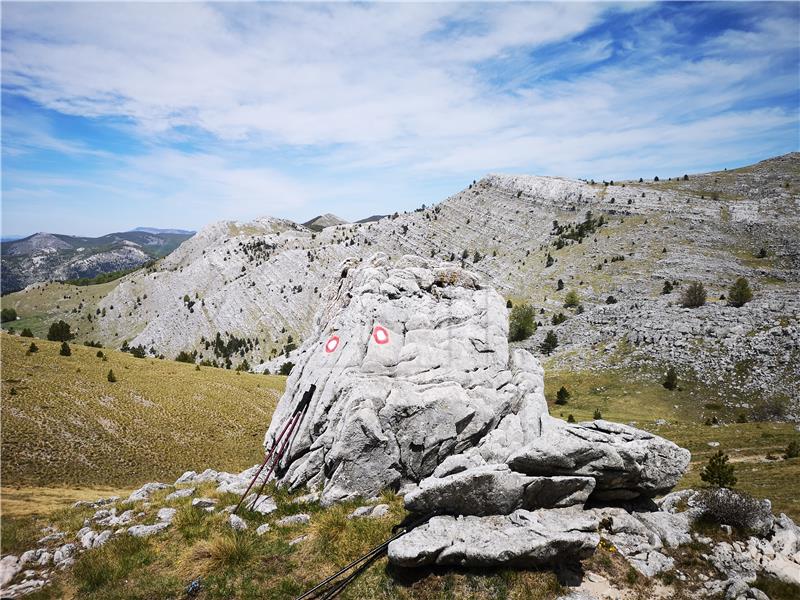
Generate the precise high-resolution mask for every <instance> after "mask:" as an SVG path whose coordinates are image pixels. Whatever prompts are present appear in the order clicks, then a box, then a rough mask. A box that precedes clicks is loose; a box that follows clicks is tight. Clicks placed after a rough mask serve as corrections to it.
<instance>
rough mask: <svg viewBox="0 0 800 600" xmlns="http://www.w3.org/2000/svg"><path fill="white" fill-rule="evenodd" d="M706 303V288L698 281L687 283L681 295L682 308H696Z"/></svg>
mask: <svg viewBox="0 0 800 600" xmlns="http://www.w3.org/2000/svg"><path fill="white" fill-rule="evenodd" d="M705 303H706V288H705V287H704V286H703V284H702V283H700V282H699V281H695V282H693V283H691V284H689V287H687V288H686V289H685V290H684V292H683V295H682V296H681V304H682V305H683V306H684V308H698V307H700V306H703V305H704V304H705Z"/></svg>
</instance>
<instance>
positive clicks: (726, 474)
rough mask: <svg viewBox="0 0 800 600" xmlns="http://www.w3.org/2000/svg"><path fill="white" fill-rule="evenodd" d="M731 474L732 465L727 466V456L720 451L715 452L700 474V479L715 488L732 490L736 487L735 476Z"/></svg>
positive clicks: (732, 470)
mask: <svg viewBox="0 0 800 600" xmlns="http://www.w3.org/2000/svg"><path fill="white" fill-rule="evenodd" d="M733 472H734V468H733V465H729V464H728V455H727V454H725V453H724V452H722V450H717V453H716V454H714V455H713V456H712V457H711V458H710V459H708V464H707V465H706V466H705V467H703V470H702V471H701V472H700V479H702V480H703V481H705V482H706V483H707V484H709V485H713V486H716V487H725V488H732V487H733V486H735V485H736V476H735V475H734V474H733Z"/></svg>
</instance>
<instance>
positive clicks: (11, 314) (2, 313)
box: [0, 308, 17, 323]
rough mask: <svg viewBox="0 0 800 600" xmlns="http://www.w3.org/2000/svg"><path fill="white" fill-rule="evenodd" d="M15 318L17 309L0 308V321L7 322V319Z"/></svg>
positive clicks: (12, 319)
mask: <svg viewBox="0 0 800 600" xmlns="http://www.w3.org/2000/svg"><path fill="white" fill-rule="evenodd" d="M16 320H17V311H16V310H14V309H13V308H4V309H3V310H0V322H3V323H8V322H9V321H16Z"/></svg>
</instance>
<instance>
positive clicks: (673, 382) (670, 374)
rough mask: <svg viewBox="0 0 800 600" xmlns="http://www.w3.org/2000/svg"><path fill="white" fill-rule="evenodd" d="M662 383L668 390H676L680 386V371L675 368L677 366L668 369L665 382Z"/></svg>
mask: <svg viewBox="0 0 800 600" xmlns="http://www.w3.org/2000/svg"><path fill="white" fill-rule="evenodd" d="M662 385H663V386H664V387H665V388H667V389H668V390H674V389H675V388H676V387H678V372H677V371H676V370H675V367H670V368H669V369H667V376H666V377H665V378H664V383H663V384H662Z"/></svg>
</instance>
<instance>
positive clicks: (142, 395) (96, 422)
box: [0, 333, 284, 487]
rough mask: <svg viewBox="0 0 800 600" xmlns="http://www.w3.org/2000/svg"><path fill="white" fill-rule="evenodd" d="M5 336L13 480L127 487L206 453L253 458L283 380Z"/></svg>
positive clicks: (7, 448) (1, 337)
mask: <svg viewBox="0 0 800 600" xmlns="http://www.w3.org/2000/svg"><path fill="white" fill-rule="evenodd" d="M32 341H33V342H34V343H35V344H36V345H37V346H38V347H39V351H38V352H35V353H32V354H31V353H29V352H28V348H29V345H30V344H31V342H32ZM0 342H1V343H2V350H3V351H2V373H3V381H2V404H3V411H2V431H3V436H2V455H3V462H2V481H3V486H6V487H7V486H54V485H66V486H70V485H78V484H80V485H82V486H97V485H103V486H119V487H128V486H132V485H137V484H140V482H143V481H148V480H154V479H161V478H170V477H172V478H174V476H175V475H174V474H175V472H182V471H183V470H186V469H188V468H190V467H191V466H192V465H196V464H198V463H202V464H207V465H209V466H212V465H215V466H216V467H217V468H220V469H222V468H224V469H231V470H236V469H242V468H245V467H248V466H250V465H251V464H253V463H254V462H257V461H258V460H259V457H260V453H261V451H260V444H259V442H260V439H261V436H262V435H263V432H264V429H265V428H266V426H267V424H268V423H269V420H270V417H271V415H272V411H273V410H274V407H275V404H276V402H277V400H278V397H279V395H280V393H281V392H282V391H283V386H284V378H283V377H265V376H263V375H260V376H257V375H252V374H248V373H238V372H232V371H224V370H221V369H212V368H206V367H203V368H201V369H200V370H199V371H197V370H195V367H194V366H193V365H188V364H183V363H176V362H172V361H160V360H155V359H138V358H134V357H133V356H131V355H130V354H125V353H122V352H116V351H113V350H107V349H102V352H103V353H104V354H105V358H102V357H98V356H97V353H98V349H97V348H90V347H85V346H81V345H79V344H75V343H73V344H71V350H72V355H71V356H68V357H66V356H60V355H59V348H60V344H59V343H57V342H48V341H45V340H39V339H36V340H32V339H31V338H23V337H18V336H11V335H8V334H6V333H3V334H0ZM109 370H113V371H114V374H115V376H116V378H117V381H116V382H114V383H111V382H109V381H108V372H109ZM242 415H247V417H246V418H243V417H242Z"/></svg>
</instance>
